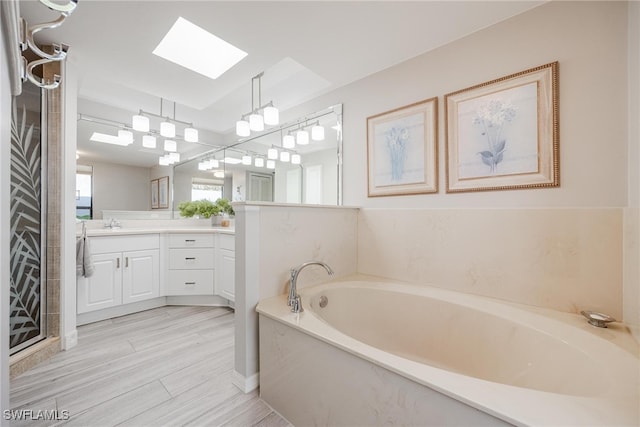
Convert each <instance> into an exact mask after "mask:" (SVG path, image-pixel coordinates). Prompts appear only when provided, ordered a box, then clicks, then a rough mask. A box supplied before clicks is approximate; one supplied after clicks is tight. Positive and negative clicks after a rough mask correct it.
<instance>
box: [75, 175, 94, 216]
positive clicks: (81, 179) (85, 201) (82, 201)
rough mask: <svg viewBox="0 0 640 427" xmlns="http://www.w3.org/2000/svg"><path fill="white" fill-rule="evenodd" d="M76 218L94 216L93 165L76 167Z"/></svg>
mask: <svg viewBox="0 0 640 427" xmlns="http://www.w3.org/2000/svg"><path fill="white" fill-rule="evenodd" d="M76 218H78V219H91V218H93V167H91V166H83V165H78V167H77V169H76Z"/></svg>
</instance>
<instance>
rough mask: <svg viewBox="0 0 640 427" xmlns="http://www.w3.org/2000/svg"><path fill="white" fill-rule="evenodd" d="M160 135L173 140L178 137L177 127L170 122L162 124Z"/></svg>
mask: <svg viewBox="0 0 640 427" xmlns="http://www.w3.org/2000/svg"><path fill="white" fill-rule="evenodd" d="M160 135H162V136H166V137H167V138H173V137H175V136H176V125H174V124H173V123H169V122H162V123H160Z"/></svg>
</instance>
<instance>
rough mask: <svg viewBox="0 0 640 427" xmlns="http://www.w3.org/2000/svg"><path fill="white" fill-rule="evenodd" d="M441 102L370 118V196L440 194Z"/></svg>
mask: <svg viewBox="0 0 640 427" xmlns="http://www.w3.org/2000/svg"><path fill="white" fill-rule="evenodd" d="M437 123H438V98H431V99H427V100H424V101H420V102H416V103H415V104H411V105H407V106H404V107H401V108H396V109H394V110H391V111H386V112H384V113H380V114H377V115H375V116H371V117H368V118H367V173H368V186H369V190H368V195H369V197H377V196H397V195H406V194H423V193H436V192H437V191H438V143H437V139H438V129H437Z"/></svg>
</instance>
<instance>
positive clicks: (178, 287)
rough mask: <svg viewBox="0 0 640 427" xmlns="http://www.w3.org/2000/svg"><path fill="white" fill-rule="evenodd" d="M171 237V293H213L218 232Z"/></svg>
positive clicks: (168, 288)
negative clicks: (215, 233)
mask: <svg viewBox="0 0 640 427" xmlns="http://www.w3.org/2000/svg"><path fill="white" fill-rule="evenodd" d="M168 241H169V248H168V267H169V268H168V273H169V274H168V280H167V295H213V294H214V289H215V285H214V283H215V236H214V234H208V233H193V234H183V233H179V234H170V235H169V239H168Z"/></svg>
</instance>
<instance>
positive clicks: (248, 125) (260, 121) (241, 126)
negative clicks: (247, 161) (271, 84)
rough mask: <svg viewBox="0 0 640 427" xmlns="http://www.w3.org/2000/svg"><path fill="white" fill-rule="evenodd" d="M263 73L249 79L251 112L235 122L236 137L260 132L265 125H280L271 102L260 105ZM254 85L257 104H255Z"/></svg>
mask: <svg viewBox="0 0 640 427" xmlns="http://www.w3.org/2000/svg"><path fill="white" fill-rule="evenodd" d="M263 75H264V72H262V73H260V74H258V75H256V76H254V77H253V78H252V79H251V111H250V112H248V113H246V114H243V115H242V116H241V117H240V120H238V121H237V122H236V135H238V136H241V137H245V136H249V135H251V131H254V132H262V131H263V130H264V127H265V125H269V126H275V125H277V124H278V123H280V112H279V111H278V109H277V108H276V107H274V106H273V101H269V102H268V103H266V104H264V105H263V104H262V76H263ZM256 83H257V89H258V90H257V93H258V102H257V104H256V102H255V94H256Z"/></svg>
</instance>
